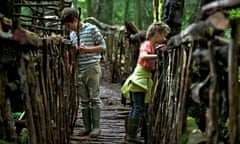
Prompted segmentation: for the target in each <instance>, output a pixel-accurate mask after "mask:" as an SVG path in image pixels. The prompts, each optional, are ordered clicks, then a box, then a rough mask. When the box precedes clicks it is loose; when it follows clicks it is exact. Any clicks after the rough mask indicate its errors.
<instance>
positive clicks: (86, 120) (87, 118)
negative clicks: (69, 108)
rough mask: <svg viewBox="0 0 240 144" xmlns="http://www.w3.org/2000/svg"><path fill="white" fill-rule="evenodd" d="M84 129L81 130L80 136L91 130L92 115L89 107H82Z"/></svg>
mask: <svg viewBox="0 0 240 144" xmlns="http://www.w3.org/2000/svg"><path fill="white" fill-rule="evenodd" d="M82 120H83V129H81V130H80V132H79V134H78V135H79V136H86V135H88V134H89V133H90V131H91V115H90V109H89V108H83V109H82Z"/></svg>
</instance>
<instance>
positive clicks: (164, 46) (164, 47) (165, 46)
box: [155, 44, 167, 52]
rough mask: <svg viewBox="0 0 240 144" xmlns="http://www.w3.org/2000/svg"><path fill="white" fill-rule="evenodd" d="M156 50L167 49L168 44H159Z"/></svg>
mask: <svg viewBox="0 0 240 144" xmlns="http://www.w3.org/2000/svg"><path fill="white" fill-rule="evenodd" d="M155 49H156V50H161V51H163V52H164V51H166V50H167V45H165V44H159V45H158V46H157V47H156V48H155Z"/></svg>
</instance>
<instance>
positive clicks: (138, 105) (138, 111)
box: [129, 92, 145, 119]
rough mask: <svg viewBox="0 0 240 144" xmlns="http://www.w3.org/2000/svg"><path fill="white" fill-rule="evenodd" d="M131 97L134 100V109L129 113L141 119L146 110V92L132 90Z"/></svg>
mask: <svg viewBox="0 0 240 144" xmlns="http://www.w3.org/2000/svg"><path fill="white" fill-rule="evenodd" d="M130 98H131V101H132V110H131V112H130V114H129V117H130V118H138V119H139V118H140V117H141V116H142V114H143V111H144V106H145V103H144V98H145V92H130Z"/></svg>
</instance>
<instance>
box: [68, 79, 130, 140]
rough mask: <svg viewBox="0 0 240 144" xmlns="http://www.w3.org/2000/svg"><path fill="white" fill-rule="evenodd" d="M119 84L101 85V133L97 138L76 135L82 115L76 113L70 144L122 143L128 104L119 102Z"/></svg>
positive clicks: (80, 124) (80, 125)
mask: <svg viewBox="0 0 240 144" xmlns="http://www.w3.org/2000/svg"><path fill="white" fill-rule="evenodd" d="M119 90H120V85H119V84H118V83H116V84H112V83H106V82H104V83H102V85H101V99H102V103H103V104H102V111H101V119H100V126H101V135H100V136H99V137H98V138H90V137H89V136H83V137H82V136H81V137H80V136H77V134H78V132H79V129H80V128H82V115H81V113H79V114H78V117H77V121H76V125H75V128H74V132H73V135H72V136H71V137H70V139H71V140H70V141H71V142H70V143H71V144H122V143H124V137H125V127H124V125H125V124H124V121H125V117H126V116H127V114H128V112H129V110H130V109H129V106H123V105H122V104H121V100H120V98H121V93H120V92H119Z"/></svg>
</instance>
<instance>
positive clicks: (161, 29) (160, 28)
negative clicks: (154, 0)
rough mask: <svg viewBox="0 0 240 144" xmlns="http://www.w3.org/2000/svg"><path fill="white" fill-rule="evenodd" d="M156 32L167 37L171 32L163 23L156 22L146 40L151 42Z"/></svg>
mask: <svg viewBox="0 0 240 144" xmlns="http://www.w3.org/2000/svg"><path fill="white" fill-rule="evenodd" d="M156 32H159V33H163V34H165V35H167V34H169V32H170V28H169V26H168V25H167V24H165V23H163V22H154V23H152V24H151V25H150V26H149V27H148V30H147V34H146V39H148V40H149V39H150V38H151V37H152V36H153V35H154V34H155V33H156Z"/></svg>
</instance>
